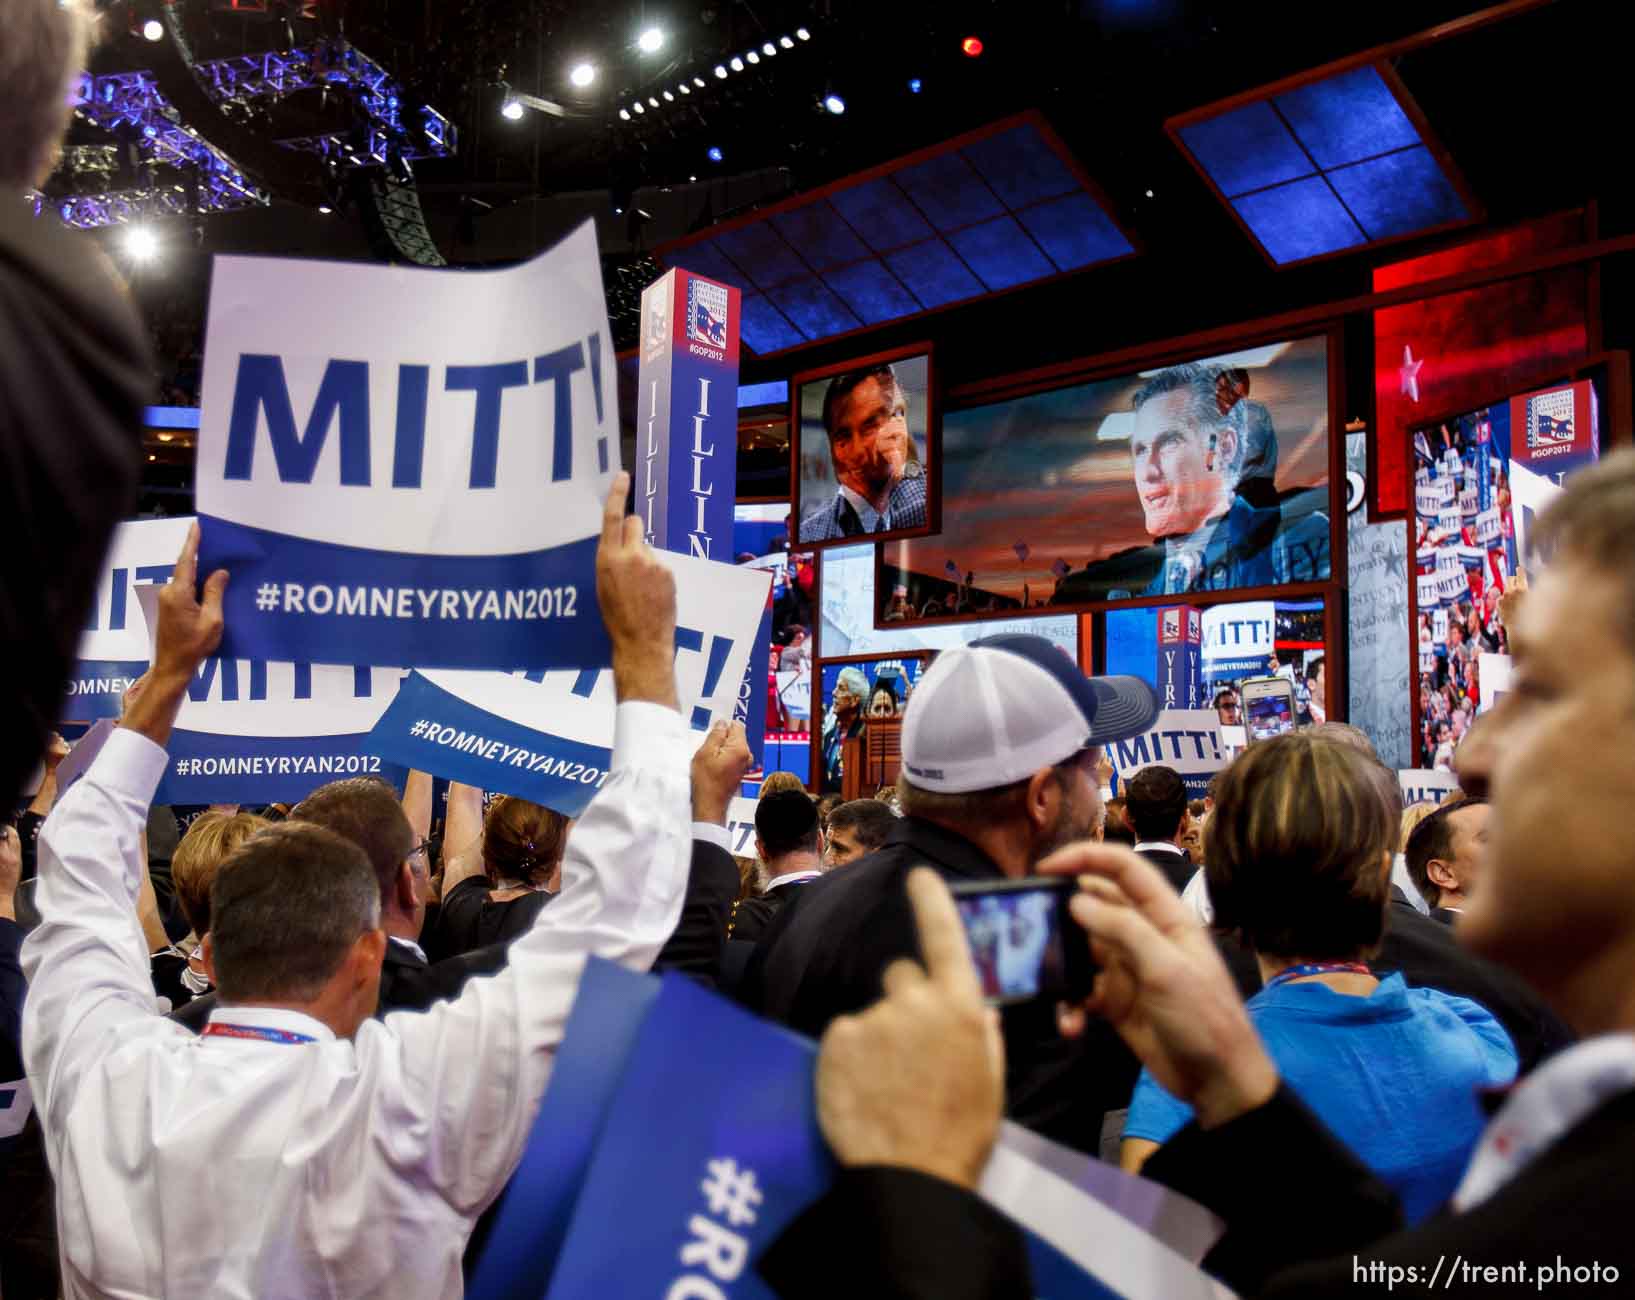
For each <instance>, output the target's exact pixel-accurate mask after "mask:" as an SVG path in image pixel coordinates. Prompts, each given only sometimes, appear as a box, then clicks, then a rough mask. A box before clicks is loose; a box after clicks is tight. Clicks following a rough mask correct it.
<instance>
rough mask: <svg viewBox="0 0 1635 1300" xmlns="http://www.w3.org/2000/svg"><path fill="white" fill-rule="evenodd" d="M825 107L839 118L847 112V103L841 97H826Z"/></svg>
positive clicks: (824, 99) (824, 100)
mask: <svg viewBox="0 0 1635 1300" xmlns="http://www.w3.org/2000/svg"><path fill="white" fill-rule="evenodd" d="M823 107H824V108H826V109H828V110H829V111H830V112H831V113H833V114H834V115H835V116H836V117H839V116H840V115H841V114H842V113H844V112H845V111H846V101H845V100H843V99H842V98H841V97H840V96H839V95H825V96H824V97H823Z"/></svg>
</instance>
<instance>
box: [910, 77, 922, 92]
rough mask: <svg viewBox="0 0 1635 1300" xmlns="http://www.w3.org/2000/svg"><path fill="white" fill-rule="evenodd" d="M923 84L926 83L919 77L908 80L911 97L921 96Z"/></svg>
mask: <svg viewBox="0 0 1635 1300" xmlns="http://www.w3.org/2000/svg"><path fill="white" fill-rule="evenodd" d="M923 84H924V83H923V82H922V81H921V80H920V79H919V78H918V77H910V78H909V79H908V93H909V94H911V95H917V94H919V93H920V87H921V86H922V85H923Z"/></svg>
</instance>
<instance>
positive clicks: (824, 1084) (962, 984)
mask: <svg viewBox="0 0 1635 1300" xmlns="http://www.w3.org/2000/svg"><path fill="white" fill-rule="evenodd" d="M908 896H909V900H910V901H911V902H912V903H913V905H914V917H915V920H916V922H917V923H918V926H919V932H920V950H921V952H923V953H924V954H925V967H924V969H922V968H921V967H920V965H919V964H918V963H916V962H913V961H910V960H908V959H906V958H904V959H901V960H899V961H895V962H893V963H892V964H891V965H890V966H888V967H887V968H886V974H885V987H886V996H885V997H884V998H883V999H882V1000H881V1001H879V1002H877V1003H875V1005H874V1006H872V1007H870V1008H869V1009H868V1010H867V1011H865V1012H864V1013H863V1014H862V1015H859V1016H841V1017H839V1018H838V1019H837V1020H835V1021H834V1022H833V1023H832V1024H831V1025H830V1026H829V1030H828V1032H827V1033H826V1034H824V1036H823V1045H822V1047H821V1049H820V1050H819V1052H818V1067H817V1104H818V1122H819V1123H820V1124H821V1125H822V1126H823V1136H824V1137H826V1138H827V1139H828V1140H829V1145H830V1146H831V1147H832V1148H834V1153H835V1156H836V1158H837V1159H839V1161H840V1163H841V1164H843V1165H899V1166H903V1167H905V1168H909V1169H918V1170H922V1171H923V1172H925V1173H929V1174H934V1175H936V1176H937V1177H939V1178H943V1179H946V1180H947V1181H948V1182H951V1183H955V1184H957V1185H959V1186H961V1187H975V1186H976V1184H977V1180H978V1179H979V1178H980V1177H981V1175H982V1167H983V1166H984V1165H985V1164H986V1163H987V1161H988V1153H989V1152H990V1151H991V1150H992V1149H993V1144H994V1138H995V1136H996V1134H997V1133H998V1131H999V1110H1000V1105H1001V1102H1002V1101H1003V1096H1004V1080H1005V1048H1004V1044H1003V1042H1002V1041H1001V1040H1000V1037H999V1021H998V1019H997V1017H996V1016H995V1014H994V1013H993V1012H992V1011H990V1010H989V1009H988V1008H987V1007H985V1006H983V1005H982V989H981V987H980V986H979V985H978V983H977V977H976V967H975V965H974V964H973V963H972V961H971V950H970V948H969V947H968V946H967V944H966V941H965V927H964V926H963V925H961V924H960V919H959V913H958V912H957V911H955V910H954V900H953V899H952V898H951V897H950V896H949V893H948V887H947V886H946V885H944V884H943V883H942V881H941V880H939V879H938V878H937V876H936V874H935V873H934V872H932V871H930V870H928V869H927V868H924V867H920V868H917V869H915V870H914V871H911V872H910V873H909V876H908Z"/></svg>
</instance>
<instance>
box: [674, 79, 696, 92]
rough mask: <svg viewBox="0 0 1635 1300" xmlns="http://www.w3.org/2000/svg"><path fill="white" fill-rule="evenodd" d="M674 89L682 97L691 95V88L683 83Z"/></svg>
mask: <svg viewBox="0 0 1635 1300" xmlns="http://www.w3.org/2000/svg"><path fill="white" fill-rule="evenodd" d="M676 89H677V90H679V91H680V92H681V93H682V94H683V95H690V94H692V93H693V88H692V87H691V86H689V85H688V84H687V83H686V82H685V81H684V82H682V83H681V84H680V85H679V86H677V87H676Z"/></svg>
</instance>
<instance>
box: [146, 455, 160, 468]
mask: <svg viewBox="0 0 1635 1300" xmlns="http://www.w3.org/2000/svg"><path fill="white" fill-rule="evenodd" d="M158 459H159V458H158V457H157V456H155V455H152V454H151V453H150V454H149V456H148V464H150V465H151V464H153V462H154V461H156V460H158Z"/></svg>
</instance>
